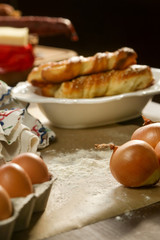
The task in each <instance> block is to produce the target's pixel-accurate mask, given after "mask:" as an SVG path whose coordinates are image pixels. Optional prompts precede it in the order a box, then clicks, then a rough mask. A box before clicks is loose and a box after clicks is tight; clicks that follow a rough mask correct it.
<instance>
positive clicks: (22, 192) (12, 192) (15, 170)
mask: <svg viewBox="0 0 160 240" xmlns="http://www.w3.org/2000/svg"><path fill="white" fill-rule="evenodd" d="M0 185H2V186H3V187H4V188H5V189H6V191H7V192H8V194H9V196H10V197H11V198H15V197H25V196H27V195H28V194H30V193H32V192H33V187H32V183H31V180H30V178H29V176H28V174H27V173H26V172H25V171H24V169H23V168H22V167H21V166H19V165H18V164H15V163H8V164H4V165H3V166H1V167H0Z"/></svg>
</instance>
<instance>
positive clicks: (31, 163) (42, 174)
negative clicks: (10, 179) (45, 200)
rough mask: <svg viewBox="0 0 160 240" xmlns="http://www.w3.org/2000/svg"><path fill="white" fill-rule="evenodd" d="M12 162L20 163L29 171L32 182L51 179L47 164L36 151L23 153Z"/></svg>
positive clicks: (36, 182)
mask: <svg viewBox="0 0 160 240" xmlns="http://www.w3.org/2000/svg"><path fill="white" fill-rule="evenodd" d="M11 162H12V163H16V164H18V165H20V166H21V167H22V168H23V169H24V170H25V171H26V172H27V173H28V175H29V176H30V179H31V182H32V184H38V183H43V182H46V181H49V180H50V174H49V172H48V168H47V165H46V164H45V162H44V161H43V159H42V158H40V157H39V156H37V155H36V154H34V153H21V154H19V155H18V156H17V157H15V158H14V159H13V160H12V161H11Z"/></svg>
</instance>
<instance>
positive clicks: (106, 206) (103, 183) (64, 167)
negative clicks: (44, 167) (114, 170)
mask: <svg viewBox="0 0 160 240" xmlns="http://www.w3.org/2000/svg"><path fill="white" fill-rule="evenodd" d="M111 154H112V151H110V150H105V151H96V150H93V149H92V150H81V149H80V150H76V151H75V152H73V153H65V154H63V153H56V151H54V150H53V151H48V152H47V151H46V152H44V153H43V158H44V159H45V161H46V163H47V164H48V167H49V170H50V172H51V173H53V174H54V175H55V176H56V177H57V180H56V182H55V184H54V185H53V188H52V191H51V194H50V197H49V200H48V205H47V208H46V210H45V212H44V213H43V214H42V216H41V217H40V218H39V220H38V222H37V223H36V225H35V226H33V228H32V229H31V231H30V238H29V239H34V240H36V239H43V238H47V237H50V236H53V235H56V234H59V233H61V232H65V231H69V230H73V229H76V228H80V227H83V226H85V225H87V224H91V223H95V222H97V221H100V220H104V219H106V218H110V217H116V216H119V215H120V214H122V213H126V214H127V213H128V212H130V211H131V210H133V209H138V208H141V207H144V206H147V205H150V204H152V203H155V202H158V201H160V188H159V186H158V185H157V186H156V187H153V188H146V189H145V188H143V189H129V188H125V187H123V186H122V185H120V184H119V183H117V182H116V181H115V179H114V178H113V176H112V175H111V173H110V169H109V160H110V156H111Z"/></svg>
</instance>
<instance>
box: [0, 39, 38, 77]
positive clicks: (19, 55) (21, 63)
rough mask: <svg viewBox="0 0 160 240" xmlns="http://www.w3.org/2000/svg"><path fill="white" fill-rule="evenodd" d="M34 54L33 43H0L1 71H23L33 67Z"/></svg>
mask: <svg viewBox="0 0 160 240" xmlns="http://www.w3.org/2000/svg"><path fill="white" fill-rule="evenodd" d="M33 63H34V54H33V48H32V45H31V44H28V45H27V46H10V45H0V73H1V74H3V73H7V72H15V71H23V70H27V69H29V68H31V67H32V66H33Z"/></svg>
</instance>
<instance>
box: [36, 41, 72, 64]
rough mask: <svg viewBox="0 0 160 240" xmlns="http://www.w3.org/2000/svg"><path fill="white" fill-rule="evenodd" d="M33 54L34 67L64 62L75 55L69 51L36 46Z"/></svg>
mask: <svg viewBox="0 0 160 240" xmlns="http://www.w3.org/2000/svg"><path fill="white" fill-rule="evenodd" d="M34 52H35V56H36V59H35V63H34V65H35V66H38V65H40V64H42V63H46V62H49V61H60V60H64V59H67V58H70V57H73V56H76V55H77V53H76V52H75V51H73V50H70V49H64V48H54V47H48V46H41V45H38V46H36V47H35V49H34Z"/></svg>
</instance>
